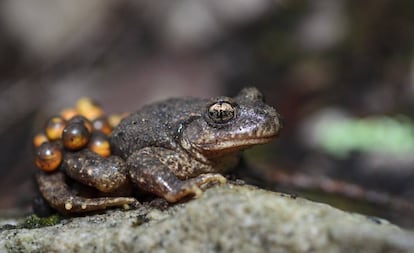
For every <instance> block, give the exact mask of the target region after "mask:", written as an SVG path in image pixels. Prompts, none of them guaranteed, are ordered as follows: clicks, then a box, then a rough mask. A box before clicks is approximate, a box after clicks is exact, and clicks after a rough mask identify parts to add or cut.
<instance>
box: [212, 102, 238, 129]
mask: <svg viewBox="0 0 414 253" xmlns="http://www.w3.org/2000/svg"><path fill="white" fill-rule="evenodd" d="M235 115H236V107H235V106H234V105H232V104H230V103H229V102H227V101H219V102H217V103H214V104H212V105H210V107H209V108H208V117H209V118H210V119H211V120H212V121H214V122H215V123H220V124H223V123H227V122H228V121H230V120H232V119H233V118H234V116H235Z"/></svg>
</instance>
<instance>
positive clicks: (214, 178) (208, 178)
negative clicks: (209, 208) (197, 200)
mask: <svg viewBox="0 0 414 253" xmlns="http://www.w3.org/2000/svg"><path fill="white" fill-rule="evenodd" d="M189 181H192V182H194V183H195V184H196V185H197V186H199V187H200V188H202V189H206V188H208V187H209V186H210V185H211V184H225V183H226V182H227V179H226V178H225V177H224V176H223V175H221V174H218V173H207V174H201V175H199V176H197V177H195V178H192V179H189Z"/></svg>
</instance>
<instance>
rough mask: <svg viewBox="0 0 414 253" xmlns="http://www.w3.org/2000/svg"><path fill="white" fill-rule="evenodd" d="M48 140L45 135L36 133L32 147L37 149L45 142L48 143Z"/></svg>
mask: <svg viewBox="0 0 414 253" xmlns="http://www.w3.org/2000/svg"><path fill="white" fill-rule="evenodd" d="M48 141H49V139H48V138H47V136H46V134H44V133H38V134H36V135H35V136H34V137H33V145H34V146H35V147H36V148H38V147H40V145H42V144H43V143H45V142H48Z"/></svg>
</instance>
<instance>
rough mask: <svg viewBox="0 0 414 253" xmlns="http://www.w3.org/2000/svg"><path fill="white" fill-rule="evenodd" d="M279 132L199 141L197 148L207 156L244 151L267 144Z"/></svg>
mask: <svg viewBox="0 0 414 253" xmlns="http://www.w3.org/2000/svg"><path fill="white" fill-rule="evenodd" d="M277 136H278V134H277V133H276V134H271V135H265V136H260V137H252V136H249V137H240V138H232V139H227V140H226V139H224V140H215V141H214V142H204V143H198V144H197V145H196V148H197V150H199V152H201V153H202V154H204V155H205V156H207V157H217V156H222V155H227V154H229V153H235V152H238V151H242V150H244V149H247V148H249V147H251V146H254V145H260V144H266V143H268V142H270V141H272V140H273V139H275V138H276V137H277Z"/></svg>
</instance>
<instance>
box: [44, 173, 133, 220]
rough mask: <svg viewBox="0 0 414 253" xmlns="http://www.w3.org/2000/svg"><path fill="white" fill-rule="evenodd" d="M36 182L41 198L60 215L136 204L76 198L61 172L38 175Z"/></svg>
mask: <svg viewBox="0 0 414 253" xmlns="http://www.w3.org/2000/svg"><path fill="white" fill-rule="evenodd" d="M36 180H37V183H38V185H39V190H40V192H41V194H42V196H43V197H44V198H45V199H46V201H47V202H48V203H49V205H50V206H51V207H52V208H54V209H56V210H57V211H58V212H60V213H62V214H69V213H81V212H90V211H101V210H105V209H106V208H108V207H114V206H125V205H129V204H137V203H138V201H137V200H136V199H134V198H127V197H101V198H85V197H80V196H76V195H75V194H74V193H73V192H72V191H71V190H70V189H69V187H68V185H67V184H66V182H65V175H64V174H63V173H62V172H55V173H51V174H44V173H38V174H37V175H36Z"/></svg>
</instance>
